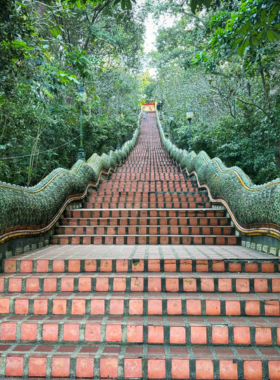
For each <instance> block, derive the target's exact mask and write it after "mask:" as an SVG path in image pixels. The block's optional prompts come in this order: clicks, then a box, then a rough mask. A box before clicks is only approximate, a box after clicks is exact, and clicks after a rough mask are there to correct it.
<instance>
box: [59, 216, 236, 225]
mask: <svg viewBox="0 0 280 380" xmlns="http://www.w3.org/2000/svg"><path fill="white" fill-rule="evenodd" d="M228 223H229V221H228V218H179V217H173V218H169V217H168V218H150V217H149V218H134V217H122V218H63V219H62V220H61V225H62V226H137V225H138V226H139V225H140V226H142V225H146V226H157V225H161V226H203V227H204V226H227V225H228Z"/></svg>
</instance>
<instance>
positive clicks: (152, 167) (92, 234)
mask: <svg viewBox="0 0 280 380" xmlns="http://www.w3.org/2000/svg"><path fill="white" fill-rule="evenodd" d="M84 206H85V208H83V209H80V210H74V211H68V212H66V217H65V218H64V219H63V220H62V221H61V225H60V226H59V227H58V228H57V231H56V235H54V237H53V243H54V244H207V245H212V244H218V245H225V244H230V245H235V244H238V243H239V241H238V240H239V239H238V238H237V237H236V236H234V228H232V227H231V225H230V220H229V219H228V218H226V211H224V210H214V209H212V208H211V203H210V201H209V198H208V196H207V194H206V193H205V192H204V191H201V190H199V189H198V186H197V183H196V182H195V181H191V180H189V179H188V178H187V177H186V175H185V174H184V173H182V172H180V170H179V168H178V167H177V166H175V165H174V163H173V162H172V160H171V159H170V158H169V156H168V154H167V153H166V152H165V151H164V149H163V148H162V146H161V142H160V137H159V132H158V128H157V126H156V119H155V114H154V113H151V114H150V115H149V123H145V124H143V125H142V130H141V132H140V136H139V139H138V143H137V145H136V147H135V149H134V150H133V151H132V153H131V154H130V155H129V157H128V159H127V160H126V162H125V164H124V165H123V166H122V167H121V168H120V169H119V170H118V172H117V173H115V174H113V175H112V177H111V179H110V180H109V181H104V182H103V183H102V184H101V186H100V187H99V189H98V190H97V191H95V192H93V193H91V194H90V195H89V196H88V197H87V199H86V200H85V202H84Z"/></svg>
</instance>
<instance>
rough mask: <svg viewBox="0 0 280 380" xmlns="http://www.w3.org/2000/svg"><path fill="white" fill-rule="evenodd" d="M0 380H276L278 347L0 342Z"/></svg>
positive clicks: (279, 366) (279, 374) (279, 372)
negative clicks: (40, 379) (9, 379)
mask: <svg viewBox="0 0 280 380" xmlns="http://www.w3.org/2000/svg"><path fill="white" fill-rule="evenodd" d="M0 351H2V358H1V359H2V365H1V375H2V376H3V377H2V376H1V378H2V379H5V376H7V377H9V378H11V377H17V378H34V377H35V378H48V379H49V378H53V379H57V378H60V379H61V378H63V379H69V378H71V379H85V378H95V379H119V380H121V379H157V380H165V379H190V380H196V379H207V380H212V379H227V380H238V379H249V380H262V379H272V380H279V379H280V362H279V351H278V347H272V348H255V347H251V348H248V347H247V346H245V347H238V348H236V349H235V348H231V347H229V348H224V347H223V346H221V347H213V346H208V347H207V348H201V347H196V348H192V347H190V346H188V345H185V346H184V347H176V346H174V345H168V347H167V346H164V347H162V346H157V345H150V344H149V345H148V344H141V345H135V346H134V347H130V346H125V345H120V344H114V345H104V344H99V345H98V344H94V345H77V344H67V345H65V344H48V345H47V344H44V345H40V344H35V345H30V344H29V345H28V344H20V345H18V344H16V343H15V344H2V345H0Z"/></svg>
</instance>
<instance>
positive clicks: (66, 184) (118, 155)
mask: <svg viewBox="0 0 280 380" xmlns="http://www.w3.org/2000/svg"><path fill="white" fill-rule="evenodd" d="M140 120H141V118H139V121H140ZM139 132H140V126H138V127H137V129H136V130H135V131H134V134H133V137H132V139H131V140H130V141H127V142H126V143H125V144H124V145H123V146H122V148H121V149H120V150H115V151H114V152H113V151H110V152H109V154H105V153H103V154H102V156H101V157H100V156H98V154H96V153H95V154H93V155H92V156H91V157H90V159H89V160H88V161H87V162H83V161H81V160H79V161H78V162H76V163H75V165H74V166H73V167H72V168H71V169H70V170H66V169H61V168H59V169H56V170H54V171H52V172H51V173H50V174H49V175H48V176H47V177H45V178H44V179H43V180H42V181H41V182H39V183H38V184H37V185H36V186H34V187H21V186H16V185H10V184H7V183H5V182H0V243H2V242H4V241H6V240H8V239H10V238H15V237H23V236H28V235H36V234H41V233H44V232H46V231H48V230H49V229H50V228H51V227H52V226H53V225H54V224H55V223H56V222H57V220H58V219H59V217H60V215H61V214H62V212H63V211H64V209H65V208H66V206H67V205H68V204H69V203H70V202H73V201H75V200H79V199H82V198H83V197H84V196H85V195H86V193H87V190H88V188H89V187H97V186H98V183H99V181H100V178H101V176H102V174H103V175H109V174H110V173H111V172H112V171H115V169H116V167H117V166H118V165H120V164H121V163H122V162H123V161H124V160H125V159H126V157H127V156H128V154H129V153H130V151H131V150H132V149H133V147H134V146H135V144H136V141H137V138H138V135H139Z"/></svg>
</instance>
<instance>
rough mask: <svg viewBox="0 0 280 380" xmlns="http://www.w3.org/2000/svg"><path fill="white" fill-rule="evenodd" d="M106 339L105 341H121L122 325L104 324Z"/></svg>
mask: <svg viewBox="0 0 280 380" xmlns="http://www.w3.org/2000/svg"><path fill="white" fill-rule="evenodd" d="M106 341H107V342H121V341H122V326H121V325H117V324H114V325H107V326H106Z"/></svg>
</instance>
